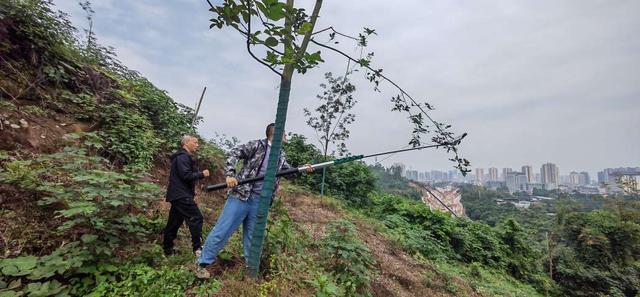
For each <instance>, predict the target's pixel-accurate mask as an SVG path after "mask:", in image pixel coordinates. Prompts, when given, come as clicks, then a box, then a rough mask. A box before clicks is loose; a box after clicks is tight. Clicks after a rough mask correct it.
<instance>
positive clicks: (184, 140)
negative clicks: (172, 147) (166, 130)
mask: <svg viewBox="0 0 640 297" xmlns="http://www.w3.org/2000/svg"><path fill="white" fill-rule="evenodd" d="M191 139H195V137H194V136H191V135H183V136H182V140H181V141H180V144H181V145H184V144H185V143H187V141H189V140H191Z"/></svg>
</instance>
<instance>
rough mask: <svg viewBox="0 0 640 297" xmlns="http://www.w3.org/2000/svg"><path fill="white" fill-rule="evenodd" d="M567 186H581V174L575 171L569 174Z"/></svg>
mask: <svg viewBox="0 0 640 297" xmlns="http://www.w3.org/2000/svg"><path fill="white" fill-rule="evenodd" d="M567 184H570V185H572V186H577V185H580V173H577V172H575V171H571V172H570V173H569V178H568V181H567Z"/></svg>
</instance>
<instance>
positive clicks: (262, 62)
mask: <svg viewBox="0 0 640 297" xmlns="http://www.w3.org/2000/svg"><path fill="white" fill-rule="evenodd" d="M247 9H248V10H249V18H248V21H247V51H248V52H249V55H251V57H253V59H255V60H256V61H258V62H259V63H260V64H262V65H264V66H266V67H267V68H269V69H271V71H273V72H274V73H275V74H277V75H278V76H280V77H282V73H280V72H278V71H277V70H276V69H274V68H273V67H271V65H269V64H267V63H265V62H264V61H262V60H260V59H258V57H256V55H254V54H253V52H252V51H251V0H248V1H247Z"/></svg>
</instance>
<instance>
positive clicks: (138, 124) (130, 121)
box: [98, 105, 160, 169]
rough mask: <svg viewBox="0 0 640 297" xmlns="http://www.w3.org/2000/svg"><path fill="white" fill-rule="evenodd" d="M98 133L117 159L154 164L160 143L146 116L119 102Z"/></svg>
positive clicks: (145, 165)
mask: <svg viewBox="0 0 640 297" xmlns="http://www.w3.org/2000/svg"><path fill="white" fill-rule="evenodd" d="M98 135H99V136H100V138H101V139H102V141H103V143H104V145H105V149H106V150H107V151H108V152H109V153H110V154H111V155H112V157H114V159H115V160H118V161H120V163H121V164H129V165H130V166H132V167H137V168H141V169H147V168H149V167H150V166H151V164H152V162H153V159H154V157H155V155H156V153H157V152H158V150H159V147H160V141H159V140H158V138H157V136H156V135H155V133H154V131H153V128H152V126H151V123H150V122H149V120H148V119H147V118H146V117H144V116H143V115H141V114H140V113H138V112H136V111H135V110H128V109H125V108H122V107H119V106H116V105H111V106H110V107H109V108H108V109H107V111H106V112H105V126H104V127H103V128H102V129H101V130H100V131H99V132H98Z"/></svg>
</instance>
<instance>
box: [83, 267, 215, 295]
mask: <svg viewBox="0 0 640 297" xmlns="http://www.w3.org/2000/svg"><path fill="white" fill-rule="evenodd" d="M194 281H195V274H194V273H193V272H192V271H190V270H188V269H186V268H184V267H181V268H178V269H176V268H175V267H162V268H160V269H156V268H154V267H150V266H148V265H146V264H128V265H125V266H122V267H119V268H118V270H117V271H116V272H115V274H114V275H113V277H112V280H108V281H103V282H100V283H98V284H97V286H96V287H95V288H94V289H93V290H92V291H91V292H90V293H89V294H87V295H86V296H91V297H93V296H96V297H97V296H114V297H116V296H181V295H183V294H184V292H185V291H186V289H187V288H188V287H189V286H191V285H192V284H193V282H194ZM205 284H206V283H205ZM219 288H220V283H219V282H215V281H214V282H211V283H210V285H209V286H201V287H199V288H198V289H197V292H200V293H211V292H215V291H217V290H218V289H219Z"/></svg>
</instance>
